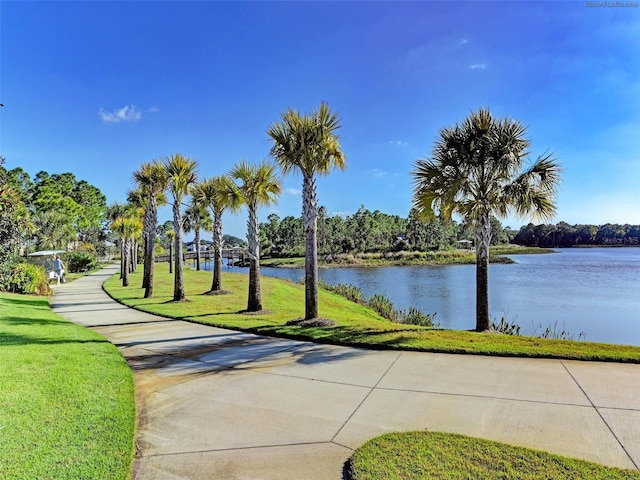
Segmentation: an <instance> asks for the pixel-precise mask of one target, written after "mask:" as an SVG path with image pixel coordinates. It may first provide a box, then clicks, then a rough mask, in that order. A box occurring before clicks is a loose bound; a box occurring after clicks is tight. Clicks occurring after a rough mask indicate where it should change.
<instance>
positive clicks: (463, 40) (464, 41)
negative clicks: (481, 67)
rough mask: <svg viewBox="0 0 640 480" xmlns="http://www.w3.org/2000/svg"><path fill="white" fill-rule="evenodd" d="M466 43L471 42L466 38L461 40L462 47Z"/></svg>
mask: <svg viewBox="0 0 640 480" xmlns="http://www.w3.org/2000/svg"><path fill="white" fill-rule="evenodd" d="M466 43H469V40H467V39H466V38H463V39H461V40H460V45H464V44H466Z"/></svg>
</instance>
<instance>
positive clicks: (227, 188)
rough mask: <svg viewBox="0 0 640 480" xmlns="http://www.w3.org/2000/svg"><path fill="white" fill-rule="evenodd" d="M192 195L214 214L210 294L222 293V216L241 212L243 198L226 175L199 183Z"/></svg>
mask: <svg viewBox="0 0 640 480" xmlns="http://www.w3.org/2000/svg"><path fill="white" fill-rule="evenodd" d="M191 194H192V195H193V198H194V200H195V201H196V202H198V203H200V204H201V205H205V206H207V207H208V208H209V209H210V210H211V213H212V214H213V251H214V256H213V280H212V283H211V290H210V292H209V293H219V292H221V291H222V246H223V245H222V214H223V213H224V212H225V210H230V211H231V212H237V211H239V210H240V206H241V205H242V198H241V197H240V192H239V190H238V188H237V187H236V185H235V184H234V183H233V182H232V181H231V179H230V178H229V177H228V176H226V175H223V176H219V177H213V178H209V179H206V180H203V181H202V182H200V183H197V184H196V185H195V186H194V188H193V190H192V192H191Z"/></svg>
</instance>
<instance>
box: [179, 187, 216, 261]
mask: <svg viewBox="0 0 640 480" xmlns="http://www.w3.org/2000/svg"><path fill="white" fill-rule="evenodd" d="M196 185H197V184H196ZM192 194H193V192H192ZM183 223H184V226H183V229H184V232H185V233H190V232H193V233H194V236H195V238H194V241H193V243H194V244H195V247H196V271H198V272H199V271H200V231H201V230H205V231H211V230H212V229H213V227H212V222H211V216H210V215H209V212H208V211H207V207H205V206H204V205H201V204H199V203H197V202H196V201H195V199H193V198H192V201H191V204H190V205H189V206H188V207H187V209H186V210H185V211H184V222H183Z"/></svg>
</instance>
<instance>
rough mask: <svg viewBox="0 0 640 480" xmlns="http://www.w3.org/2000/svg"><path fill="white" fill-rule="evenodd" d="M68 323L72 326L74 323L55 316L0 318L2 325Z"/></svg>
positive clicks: (67, 324)
mask: <svg viewBox="0 0 640 480" xmlns="http://www.w3.org/2000/svg"><path fill="white" fill-rule="evenodd" d="M2 324H8V325H55V324H57V325H66V326H71V325H73V324H71V323H69V322H67V321H66V320H62V319H60V320H58V319H55V318H25V317H2V318H1V319H0V325H2Z"/></svg>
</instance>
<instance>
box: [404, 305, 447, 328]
mask: <svg viewBox="0 0 640 480" xmlns="http://www.w3.org/2000/svg"><path fill="white" fill-rule="evenodd" d="M435 318H436V313H432V314H429V313H424V312H422V311H420V310H418V309H417V308H414V307H409V310H407V311H404V310H400V311H399V312H398V323H404V324H408V325H420V326H421V327H438V326H440V324H439V323H435V322H434V320H435Z"/></svg>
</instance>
